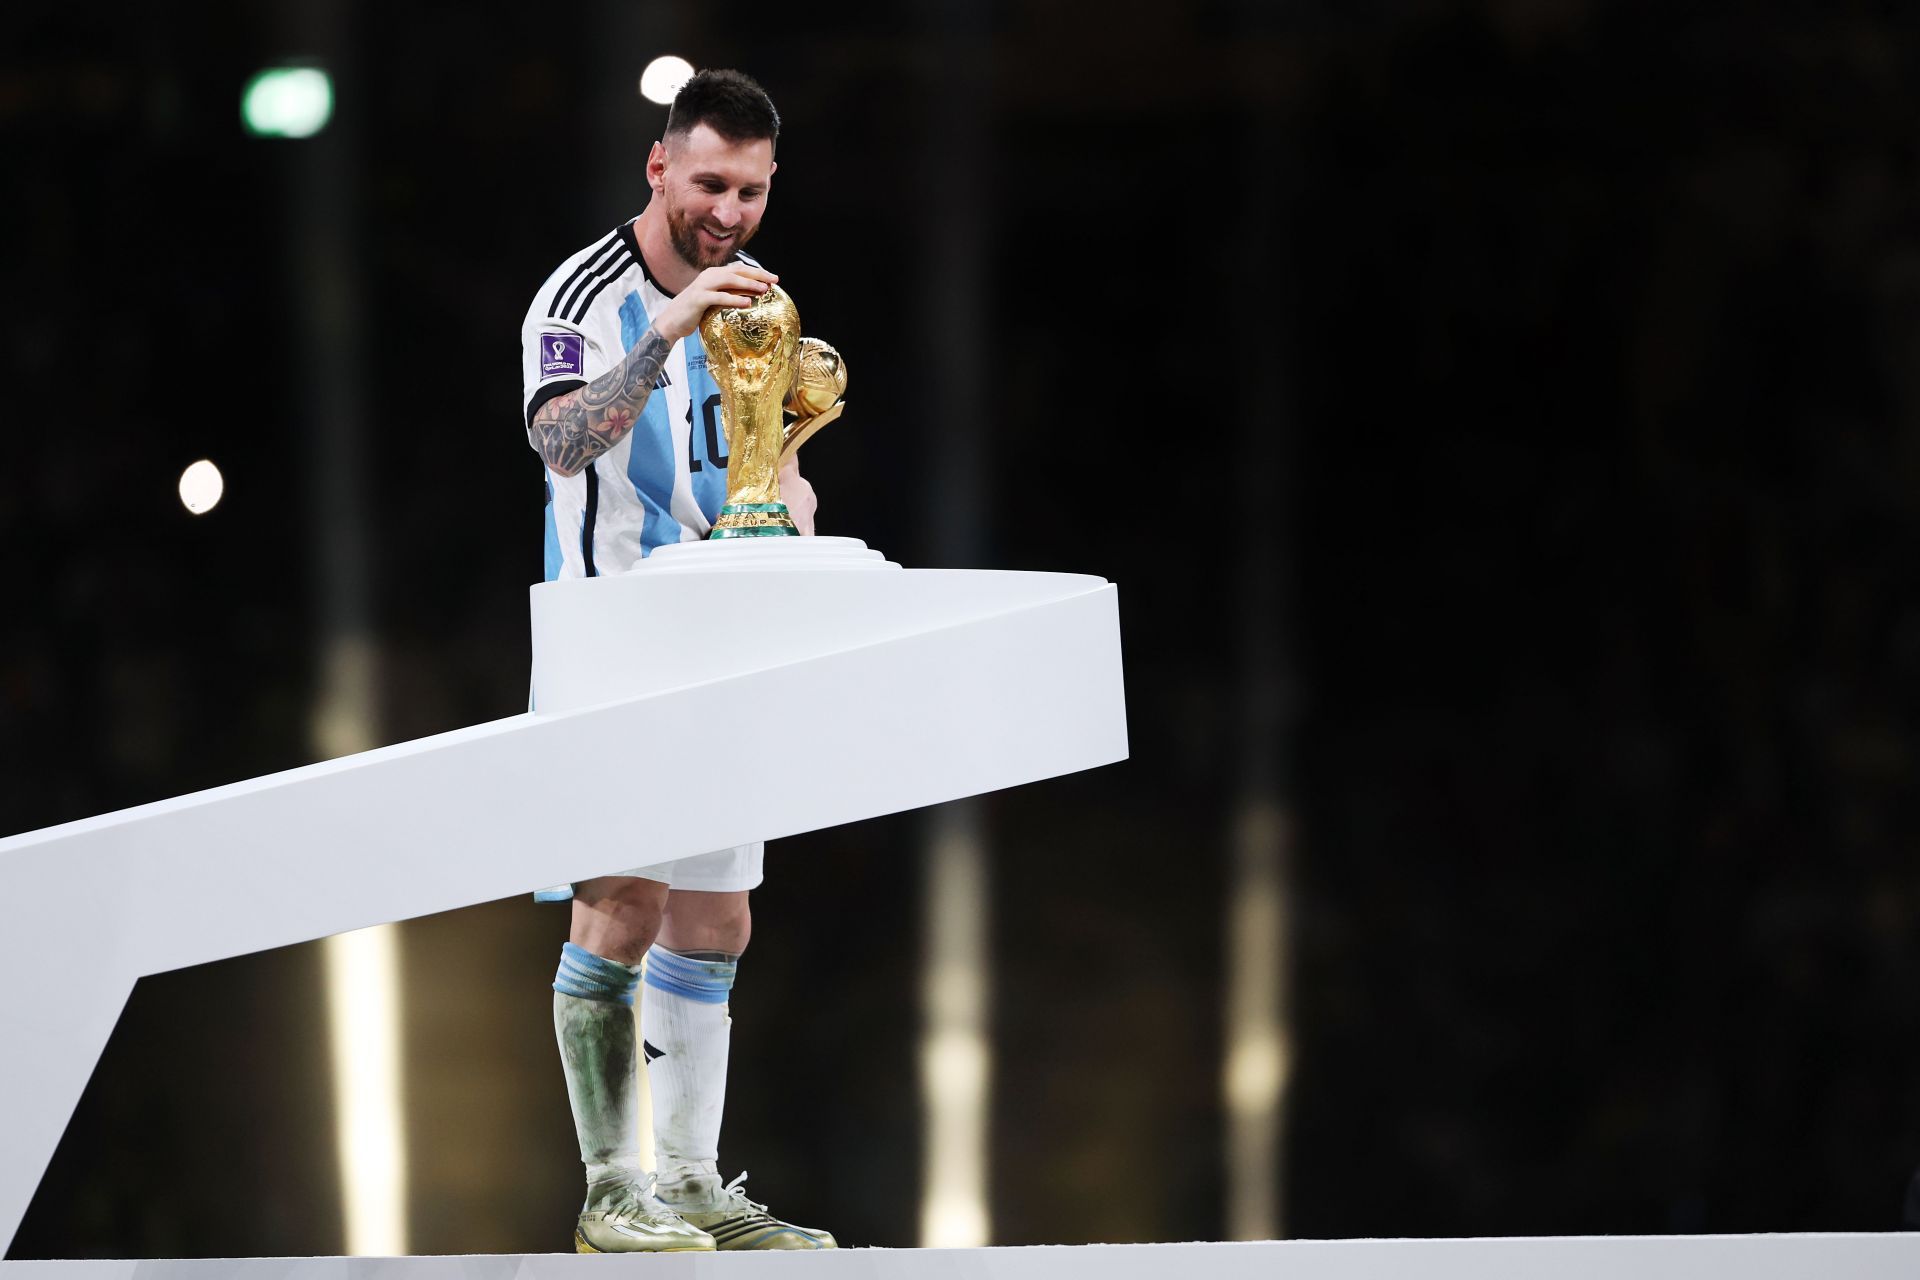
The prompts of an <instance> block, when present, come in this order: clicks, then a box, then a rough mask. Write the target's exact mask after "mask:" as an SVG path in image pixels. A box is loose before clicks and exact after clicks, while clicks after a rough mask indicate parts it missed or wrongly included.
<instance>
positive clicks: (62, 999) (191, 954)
mask: <svg viewBox="0 0 1920 1280" xmlns="http://www.w3.org/2000/svg"><path fill="white" fill-rule="evenodd" d="M532 613H533V640H534V687H535V706H536V707H537V712H529V713H528V714H525V715H517V716H512V717H509V718H507V719H505V720H497V721H494V722H493V723H491V724H483V725H478V726H476V727H474V728H471V729H463V730H459V731H456V732H454V733H446V734H440V735H438V736H436V737H431V738H422V739H420V740H418V741H415V742H407V743H401V744H399V745H396V746H391V747H383V748H381V749H379V750H376V751H368V752H364V753H362V754H359V755H354V756H348V757H345V758H343V759H339V760H330V761H327V762H325V763H322V764H316V765H311V766H308V767H306V768H302V769H293V770H289V771H288V772H285V773H278V774H273V775H270V776H267V777H263V778H255V779H252V780H251V781H247V782H239V783H235V784H233V785H231V786H225V787H217V788H214V789H213V790H211V791H202V792H199V793H197V794H194V795H189V796H182V797H179V798H177V799H173V800H166V801H161V802H159V803H157V804H149V805H142V806H140V807H138V808H134V809H127V810H123V811H121V812H119V813H111V814H106V815H103V816H101V817H97V818H88V819H85V820H83V821H79V822H70V823H67V824H65V825H63V826H58V827H50V828H48V829H46V830H43V831H35V832H29V833H27V834H25V835H17V836H12V837H9V838H7V839H4V840H0V1241H7V1240H11V1239H12V1237H13V1234H14V1232H15V1231H16V1230H17V1229H18V1227H19V1224H20V1219H21V1216H22V1215H23V1214H24V1213H25V1211H26V1206H27V1203H28V1201H29V1200H30V1199H31V1197H32V1195H33V1192H34V1189H35V1187H36V1185H37V1184H38V1182H39V1179H40V1176H41V1173H42V1172H43V1170H44V1169H45V1168H46V1165H47V1162H48V1160H49V1159H50V1158H51V1156H52V1154H53V1150H54V1147H55V1146H56V1145H57V1143H58V1142H59V1139H60V1135H61V1133H62V1131H63V1130H64V1129H65V1127H66V1123H67V1119H68V1117H69V1116H70V1115H71V1113H72V1111H73V1108H74V1105H75V1104H76V1103H77V1102H78V1100H79V1097H80V1093H81V1090H82V1088H83V1087H84V1086H85V1084H86V1081H87V1078H88V1075H89V1073H90V1072H91V1069H92V1067H93V1064H94V1062H95V1061H96V1060H97V1059H98V1057H99V1055H100V1051H101V1049H102V1048H103V1047H104V1046H105V1044H106V1040H107V1037H108V1035H109V1034H110V1033H111V1032H112V1030H113V1026H114V1022H115V1020H116V1019H117V1018H118V1017H119V1014H120V1010H121V1007H122V1006H123V1005H124V1004H125V1002H126V998H127V995H128V993H129V992H130V991H131V990H132V989H133V984H134V982H135V981H136V980H137V979H138V978H139V977H141V976H142V975H143V974H149V973H160V972H164V971H166V970H169V969H176V968H181V967H183V966H186V965H194V964H204V963H206V962H208V961H211V960H218V959H223V958H226V957H229V956H236V955H243V954H246V953H249V952H254V951H260V950H264V949H266V948H269V947H279V946H285V945H287V944H290V943H295V942H304V941H309V940H311V939H314V938H320V937H325V936H327V935H329V934H334V933H340V932H344V931H346V930H349V929H358V928H362V927H365V926H367V925H373V924H381V923H385V922H389V921H394V920H405V919H410V918H412V917H415V916H421V915H428V914H432V913H434V912H439V911H446V910H450V909H452V908H455V907H463V906H469V905H471V904H473V903H477V902H486V901H490V900H493V899H496V898H502V897H507V896H510V895H512V894H516V893H524V892H528V891H531V890H533V889H536V888H539V887H541V886H545V885H551V884H558V883H562V882H566V881H571V880H579V879H583V878H586V877H588V876H594V875H601V874H605V873H608V872H612V871H618V870H621V869H623V868H626V867H631V866H635V865H638V864H641V863H650V862H662V861H666V860H669V859H672V858H676V857H685V856H688V855H691V854H696V853H703V852H706V851H708V850H711V849H720V848H725V847H727V846H730V845H738V844H745V843H748V842H750V841H754V840H768V839H776V838H778V837H781V836H787V835H793V834H795V833H797V832H801V831H810V830H814V829H817V828H821V827H828V826H835V825H838V824H840V823H845V822H854V821H858V820H859V819H862V818H869V817H874V816H877V815H880V814H885V813H893V812H897V811H900V810H903V809H912V808H916V807H918V806H921V805H928V804H935V803H938V802H941V801H946V800H953V799H958V798H960V797H962V796H969V795H976V794H979V793H981V792H986V791H993V790H996V789H999V788H1001V787H1010V786H1016V785H1018V784H1020V783H1024V782H1032V781H1035V780H1037V779H1041V778H1047V777H1052V776H1054V775H1057V774H1062V773H1069V772H1072V771H1074V770H1078V769H1086V768H1091V767H1093V766H1095V765H1101V764H1107V763H1111V762H1113V761H1116V760H1120V759H1124V758H1125V756H1126V754H1127V734H1126V712H1125V702H1124V697H1123V690H1122V682H1121V664H1120V635H1119V621H1118V607H1117V602H1116V596H1115V591H1114V588H1113V587H1112V586H1111V585H1110V584H1108V583H1107V582H1105V581H1103V580H1102V579H1099V578H1093V577H1087V576H1083V575H1077V574H1053V573H1001V572H987V571H946V570H907V569H901V568H900V567H898V566H897V565H893V564H889V563H888V562H887V561H886V560H885V559H884V558H882V557H881V556H879V555H877V554H876V553H874V552H871V551H869V550H867V549H866V548H865V547H864V546H862V545H861V544H860V543H858V542H856V541H854V540H852V539H844V538H808V539H764V540H741V541H739V542H732V543H689V544H682V545H680V546H677V547H666V548H662V549H661V550H660V551H658V552H656V553H655V554H654V555H653V556H652V557H650V558H649V559H648V560H647V561H646V562H644V563H643V564H642V566H640V568H638V569H636V570H635V571H634V572H632V573H629V574H625V575H622V576H619V577H611V578H592V579H582V580H575V581H568V582H556V583H545V584H541V585H539V586H536V587H534V588H533V590H532ZM641 812H644V813H646V814H647V815H648V822H647V827H648V831H649V833H650V834H649V837H648V844H647V847H645V848H636V846H635V841H634V837H633V835H632V831H633V827H634V822H633V816H634V814H636V813H641ZM82 903H84V908H82V906H81V905H80V904H82ZM82 910H84V914H85V918H86V928H87V934H88V937H89V938H90V939H92V940H95V941H93V942H92V943H91V944H90V945H88V946H85V947H77V946H75V945H74V943H73V931H74V924H73V919H74V916H75V915H76V913H78V912H80V911H82ZM55 957H57V958H58V960H57V965H56V964H55V963H54V959H53V958H55ZM55 968H57V972H58V978H59V980H58V981H57V982H50V981H48V975H49V972H50V970H51V969H55ZM28 1265H32V1264H25V1263H17V1262H13V1263H5V1264H0V1266H3V1267H4V1268H5V1269H7V1270H8V1274H13V1273H14V1272H15V1271H16V1270H17V1269H18V1268H22V1267H25V1266H28Z"/></svg>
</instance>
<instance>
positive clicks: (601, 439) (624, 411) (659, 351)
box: [527, 262, 780, 476]
mask: <svg viewBox="0 0 1920 1280" xmlns="http://www.w3.org/2000/svg"><path fill="white" fill-rule="evenodd" d="M779 278H780V277H779V276H776V275H774V274H773V273H772V272H770V271H762V270H761V269H760V268H759V267H750V266H747V265H746V264H745V263H740V262H729V263H723V264H722V265H720V266H717V267H709V268H707V269H706V270H705V271H702V272H701V273H700V274H699V275H697V276H695V277H694V279H693V283H692V284H690V285H688V286H687V287H686V288H685V289H682V290H681V291H680V293H679V294H678V295H676V296H675V297H674V299H673V301H672V302H669V303H668V304H667V305H666V306H664V307H662V308H661V309H660V314H659V315H657V316H655V317H654V321H653V327H652V328H650V329H648V330H647V331H646V332H645V333H644V334H642V335H640V341H638V342H636V343H634V344H633V350H631V351H629V352H627V358H626V359H624V360H622V361H621V362H620V363H619V364H617V365H615V366H614V367H613V368H611V369H609V370H607V372H605V373H603V374H601V375H600V376H599V377H597V378H595V379H594V380H593V381H592V382H589V383H588V384H587V385H586V386H584V387H576V388H575V389H574V390H572V391H569V392H567V393H566V394H565V395H562V396H555V397H554V398H553V399H551V400H549V401H547V402H546V403H545V404H543V405H541V406H540V408H539V409H538V410H537V411H536V412H535V413H534V415H533V421H532V422H530V423H528V424H527V439H528V441H529V442H530V443H531V444H532V445H533V447H534V449H535V450H537V451H538V452H539V454H540V457H541V460H542V461H544V462H545V463H546V464H547V465H548V466H549V467H552V468H553V470H554V472H555V473H556V474H558V475H563V476H577V475H579V474H580V473H581V472H582V471H585V470H586V469H587V464H588V463H590V462H592V461H593V460H594V459H595V458H597V457H599V456H600V455H601V454H603V453H605V452H606V451H607V450H609V449H611V448H613V446H615V445H616V444H619V443H620V440H621V437H623V436H625V435H626V434H627V432H629V431H631V430H633V424H634V423H636V422H638V421H639V420H640V411H641V410H642V409H644V408H646V407H647V397H648V396H650V395H652V394H653V384H654V383H655V382H657V381H658V380H659V378H660V367H661V366H662V365H664V364H665V363H666V362H667V353H668V352H669V351H672V350H673V344H674V343H676V342H679V341H680V340H681V339H683V338H686V337H689V336H690V335H691V334H692V333H693V331H694V329H695V328H696V327H697V326H698V325H699V323H700V317H701V316H703V315H705V314H706V313H707V308H709V307H745V306H750V305H751V304H752V303H753V302H754V301H755V299H757V298H758V297H759V296H760V295H761V294H763V293H765V292H766V291H767V288H768V286H770V285H772V284H773V283H774V282H775V281H777V280H778V279H779Z"/></svg>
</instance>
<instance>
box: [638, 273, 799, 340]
mask: <svg viewBox="0 0 1920 1280" xmlns="http://www.w3.org/2000/svg"><path fill="white" fill-rule="evenodd" d="M779 279H780V277H779V276H777V275H775V274H773V272H771V271H762V270H761V269H760V268H759V267H750V266H748V265H747V264H746V263H744V262H725V263H722V264H721V265H719V266H717V267H708V268H707V269H706V270H705V271H702V272H701V273H700V274H699V275H697V276H695V277H694V278H693V283H692V284H690V285H688V286H687V287H686V288H684V289H682V290H681V291H680V294H679V296H678V297H676V298H675V299H674V300H673V301H672V302H669V303H668V304H667V305H666V306H664V307H662V308H660V314H659V315H657V316H655V317H654V318H653V331H654V332H655V333H657V334H659V335H660V336H661V337H663V338H665V339H666V340H667V341H668V342H678V341H680V339H682V338H684V337H686V336H687V335H688V334H690V333H692V332H693V331H694V330H695V329H698V328H699V327H700V317H701V316H704V315H706V314H707V308H709V307H750V306H752V305H753V304H754V303H756V302H758V301H759V300H760V296H761V295H762V294H764V293H765V292H766V291H767V290H768V289H770V288H772V287H773V285H774V283H775V282H776V281H778V280H779Z"/></svg>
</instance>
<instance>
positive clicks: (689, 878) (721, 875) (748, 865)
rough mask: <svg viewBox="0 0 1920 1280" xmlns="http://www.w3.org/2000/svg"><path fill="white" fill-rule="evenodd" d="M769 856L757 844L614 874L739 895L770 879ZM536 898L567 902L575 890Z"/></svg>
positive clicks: (570, 888)
mask: <svg viewBox="0 0 1920 1280" xmlns="http://www.w3.org/2000/svg"><path fill="white" fill-rule="evenodd" d="M766 852H767V846H766V844H765V842H764V841H755V842H754V843H753V844H743V845H740V846H739V847H737V848H733V849H716V850H714V851H713V852H712V853H696V854H694V855H693V856H692V857H691V858H676V859H674V860H673V861H672V862H656V863H654V864H653V865H652V866H649V867H635V868H633V869H632V870H631V871H615V872H613V874H614V875H617V876H636V877H638V878H639V879H642V880H657V881H659V882H660V883H661V884H664V885H668V886H670V887H672V888H675V889H693V890H696V891H698V892H700V893H738V892H739V891H740V890H742V889H757V888H759V887H760V882H761V880H763V879H765V878H766V877H765V875H764V874H763V872H762V870H761V863H762V860H763V859H764V858H765V857H766ZM533 896H534V899H535V900H536V901H539V902H565V901H566V900H567V899H568V898H571V897H572V896H573V886H572V885H570V884H561V885H555V886H554V887H553V888H551V889H542V890H540V891H539V892H538V893H536V894H534V895H533Z"/></svg>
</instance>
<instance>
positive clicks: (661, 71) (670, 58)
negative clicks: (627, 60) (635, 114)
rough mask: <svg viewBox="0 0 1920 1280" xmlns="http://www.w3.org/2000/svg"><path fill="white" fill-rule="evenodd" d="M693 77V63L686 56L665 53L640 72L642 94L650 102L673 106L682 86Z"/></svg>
mask: <svg viewBox="0 0 1920 1280" xmlns="http://www.w3.org/2000/svg"><path fill="white" fill-rule="evenodd" d="M692 78H693V64H692V63H691V62H688V61H687V60H686V59H685V58H680V57H675V56H674V55H673V54H671V53H663V54H661V55H660V56H659V57H657V58H655V59H654V60H653V61H652V62H649V63H648V64H647V69H646V70H645V71H642V72H641V73H640V96H641V97H643V98H645V99H646V100H647V101H648V102H657V103H659V104H660V105H661V106H663V107H665V106H671V105H672V104H673V95H674V94H676V93H679V92H680V86H681V85H683V84H685V83H686V82H687V81H689V80H691V79H692Z"/></svg>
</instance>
